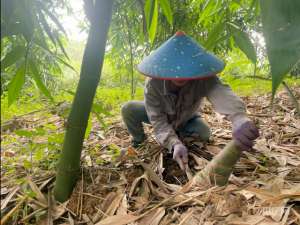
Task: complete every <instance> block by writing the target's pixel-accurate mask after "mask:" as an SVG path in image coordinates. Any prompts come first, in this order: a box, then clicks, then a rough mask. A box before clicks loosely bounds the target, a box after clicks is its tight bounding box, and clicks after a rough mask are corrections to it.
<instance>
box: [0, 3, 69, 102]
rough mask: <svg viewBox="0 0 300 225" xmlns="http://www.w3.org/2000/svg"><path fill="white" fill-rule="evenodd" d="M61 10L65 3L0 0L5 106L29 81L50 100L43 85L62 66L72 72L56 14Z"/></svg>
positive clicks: (2, 90)
mask: <svg viewBox="0 0 300 225" xmlns="http://www.w3.org/2000/svg"><path fill="white" fill-rule="evenodd" d="M65 7H68V5H67V1H65V0H64V1H57V0H51V1H39V0H1V95H2V94H3V93H5V91H7V88H8V89H9V90H8V94H9V96H10V97H9V105H11V103H12V102H13V101H15V100H16V98H17V97H18V96H19V94H20V91H21V89H22V87H23V85H25V84H27V85H30V82H31V80H33V81H34V82H35V84H36V87H37V88H38V89H39V90H40V91H41V92H42V93H43V94H44V95H45V96H46V97H48V98H49V99H51V100H53V99H52V97H51V95H50V91H49V89H48V88H47V85H46V84H45V83H47V82H48V83H49V80H53V78H52V77H54V76H57V75H58V74H61V71H62V70H61V68H62V66H69V67H71V68H72V66H71V65H69V63H68V62H67V61H66V59H68V57H67V54H66V50H65V48H64V45H65V44H64V41H63V39H64V38H65V31H64V29H63V26H62V25H61V23H60V22H59V19H58V13H57V11H58V10H60V9H63V8H65ZM28 62H30V63H28ZM23 64H24V65H25V66H22V67H21V66H20V65H23ZM28 64H30V65H28ZM20 68H22V69H20ZM21 70H22V75H21V74H20V71H21ZM15 74H17V75H18V76H15ZM14 79H20V81H19V82H16V81H15V80H14ZM8 84H9V85H8ZM13 84H16V85H13Z"/></svg>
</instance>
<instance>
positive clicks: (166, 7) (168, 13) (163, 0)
mask: <svg viewBox="0 0 300 225" xmlns="http://www.w3.org/2000/svg"><path fill="white" fill-rule="evenodd" d="M159 3H160V6H161V8H162V11H163V13H164V15H165V17H166V18H167V20H168V22H169V24H170V25H172V24H173V13H172V9H171V6H170V1H169V0H159Z"/></svg>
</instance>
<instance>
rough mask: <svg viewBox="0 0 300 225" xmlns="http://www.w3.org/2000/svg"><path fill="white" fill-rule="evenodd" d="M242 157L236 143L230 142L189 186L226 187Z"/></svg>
mask: <svg viewBox="0 0 300 225" xmlns="http://www.w3.org/2000/svg"><path fill="white" fill-rule="evenodd" d="M240 157H241V150H239V149H238V147H237V146H236V144H235V142H234V141H231V142H229V143H228V144H227V145H226V146H225V148H224V149H223V150H222V151H221V152H220V153H219V154H218V155H216V156H215V157H214V158H213V159H212V161H210V162H209V163H208V164H207V165H206V167H205V168H204V169H203V170H201V171H200V172H198V173H197V174H196V175H195V176H194V178H193V179H192V181H191V183H190V184H189V185H188V186H190V187H192V186H201V187H211V186H214V185H218V186H224V185H226V184H227V182H228V179H229V176H230V174H231V173H232V171H233V168H234V165H235V164H236V162H237V161H238V160H239V159H240Z"/></svg>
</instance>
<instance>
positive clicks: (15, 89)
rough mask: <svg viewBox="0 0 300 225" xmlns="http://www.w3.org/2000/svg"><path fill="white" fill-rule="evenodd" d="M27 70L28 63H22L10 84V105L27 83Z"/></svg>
mask: <svg viewBox="0 0 300 225" xmlns="http://www.w3.org/2000/svg"><path fill="white" fill-rule="evenodd" d="M25 70H26V65H25V64H22V65H21V66H20V67H19V68H18V70H17V71H16V75H15V76H14V77H13V79H12V80H11V82H10V83H9V85H8V106H10V105H11V104H12V103H13V102H14V101H15V100H16V98H17V97H18V95H19V94H20V91H21V88H22V86H23V84H24V83H25Z"/></svg>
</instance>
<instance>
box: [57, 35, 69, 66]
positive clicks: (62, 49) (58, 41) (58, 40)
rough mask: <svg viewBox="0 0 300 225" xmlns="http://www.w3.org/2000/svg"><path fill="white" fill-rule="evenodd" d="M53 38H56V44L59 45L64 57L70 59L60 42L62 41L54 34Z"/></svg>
mask: <svg viewBox="0 0 300 225" xmlns="http://www.w3.org/2000/svg"><path fill="white" fill-rule="evenodd" d="M55 38H56V41H57V43H58V45H59V48H60V50H61V51H62V52H63V53H64V55H65V57H66V58H67V59H68V60H70V58H69V56H68V54H67V51H66V50H65V47H64V45H63V43H62V41H61V39H60V37H59V35H55Z"/></svg>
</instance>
